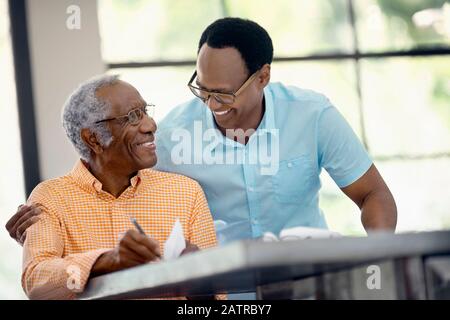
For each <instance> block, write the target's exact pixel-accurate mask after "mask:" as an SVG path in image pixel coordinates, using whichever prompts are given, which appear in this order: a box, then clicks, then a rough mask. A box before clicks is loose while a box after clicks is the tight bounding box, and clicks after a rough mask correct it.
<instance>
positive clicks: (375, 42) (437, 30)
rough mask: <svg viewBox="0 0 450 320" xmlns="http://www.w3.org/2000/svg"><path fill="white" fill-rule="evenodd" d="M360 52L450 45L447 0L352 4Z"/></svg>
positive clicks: (376, 0) (366, 0)
mask: <svg viewBox="0 0 450 320" xmlns="http://www.w3.org/2000/svg"><path fill="white" fill-rule="evenodd" d="M353 3H354V5H355V11H356V17H357V29H358V36H359V37H358V38H359V44H360V49H361V51H363V52H364V51H382V50H406V49H411V48H413V47H417V46H421V45H436V44H438V45H450V2H449V1H448V0H420V1H411V0H395V1H392V0H358V1H353Z"/></svg>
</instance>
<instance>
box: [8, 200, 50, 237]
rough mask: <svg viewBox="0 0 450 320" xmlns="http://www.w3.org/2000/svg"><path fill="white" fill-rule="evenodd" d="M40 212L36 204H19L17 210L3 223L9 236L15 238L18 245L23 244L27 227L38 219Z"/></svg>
mask: <svg viewBox="0 0 450 320" xmlns="http://www.w3.org/2000/svg"><path fill="white" fill-rule="evenodd" d="M41 213H42V210H41V209H40V208H39V205H37V204H32V205H29V206H28V205H25V204H22V205H20V206H19V207H18V208H17V212H16V213H15V214H14V215H13V216H12V217H11V219H9V221H8V222H7V223H6V225H5V228H6V230H8V233H9V235H10V236H11V238H13V239H14V240H16V241H17V242H18V243H19V244H20V245H23V243H24V242H25V238H26V231H27V229H28V227H30V226H32V225H33V224H35V223H36V222H38V221H39V215H40V214H41Z"/></svg>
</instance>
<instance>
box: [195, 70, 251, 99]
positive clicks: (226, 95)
mask: <svg viewBox="0 0 450 320" xmlns="http://www.w3.org/2000/svg"><path fill="white" fill-rule="evenodd" d="M258 72H259V70H258V71H256V72H255V73H253V74H252V75H251V76H250V77H249V78H248V79H247V80H245V82H244V83H243V84H242V85H241V87H240V88H239V89H238V90H237V91H236V92H218V91H210V90H205V89H202V88H199V87H196V86H194V85H193V84H192V82H194V80H195V78H196V77H197V70H195V71H194V74H193V75H192V77H191V80H189V83H188V87H189V89H191V91H192V93H193V94H194V95H195V96H196V97H198V98H200V99H201V100H202V101H203V102H204V103H207V102H208V100H209V98H210V97H211V96H212V97H213V98H214V99H215V100H216V101H217V102H219V103H221V104H227V105H230V104H233V103H234V101H235V100H236V97H237V96H238V95H240V94H241V93H242V91H244V90H245V88H247V87H248V85H249V84H250V83H252V81H253V80H254V79H255V78H256V76H257V74H258Z"/></svg>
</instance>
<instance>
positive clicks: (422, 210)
mask: <svg viewBox="0 0 450 320" xmlns="http://www.w3.org/2000/svg"><path fill="white" fill-rule="evenodd" d="M375 164H376V166H377V168H378V170H379V171H380V173H381V175H382V176H383V178H384V180H385V181H386V183H387V185H388V187H389V189H390V190H391V192H392V194H393V196H394V199H395V202H396V204H397V212H398V213H397V232H413V231H431V230H442V229H449V228H450V213H449V211H448V208H450V197H449V196H448V190H449V187H448V186H449V181H450V170H448V168H450V158H447V159H431V160H410V161H404V160H402V161H383V162H381V161H379V162H376V163H375ZM321 180H322V184H323V186H322V189H321V191H320V207H321V209H322V210H323V212H324V214H325V217H326V219H327V223H328V227H329V228H330V229H331V230H335V231H337V232H340V233H342V234H344V235H364V234H365V231H364V228H363V226H362V223H361V221H360V211H359V209H358V207H357V206H356V205H355V204H354V203H353V202H352V201H351V200H350V199H349V198H347V196H345V195H344V193H342V191H341V190H340V189H339V188H338V187H337V186H336V184H335V183H334V181H333V180H332V179H331V178H330V177H329V175H328V174H327V173H326V172H323V173H322V174H321Z"/></svg>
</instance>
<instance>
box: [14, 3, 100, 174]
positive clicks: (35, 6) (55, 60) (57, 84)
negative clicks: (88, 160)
mask: <svg viewBox="0 0 450 320" xmlns="http://www.w3.org/2000/svg"><path fill="white" fill-rule="evenodd" d="M70 5H77V6H79V8H80V13H81V15H80V17H81V20H80V21H81V24H80V27H81V28H80V29H79V30H77V29H75V30H70V29H68V28H67V26H66V21H67V19H68V18H69V17H70V16H71V14H68V13H66V11H67V8H68V7H69V6H70ZM27 16H28V32H29V39H28V40H29V42H30V58H31V71H32V82H33V93H34V102H35V117H36V122H37V123H36V126H37V141H38V150H39V160H40V170H41V179H42V180H46V179H49V178H53V177H55V176H59V175H63V174H65V173H66V172H68V171H69V170H70V169H71V168H72V167H73V164H74V163H75V161H76V159H77V158H78V157H77V154H76V152H75V150H74V148H73V147H72V145H71V143H70V142H69V140H68V139H67V138H66V135H65V133H64V130H63V128H62V124H61V107H62V105H63V103H64V101H65V100H66V99H67V97H68V95H69V94H70V93H71V92H72V91H73V90H74V89H75V88H76V87H77V85H78V84H79V83H80V82H82V81H84V80H86V79H88V78H90V77H92V76H94V75H97V74H100V73H103V72H104V71H105V66H104V64H103V62H102V57H101V52H100V35H99V28H98V16H97V1H94V0H27ZM23 143H24V144H25V145H26V141H24V142H23Z"/></svg>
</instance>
